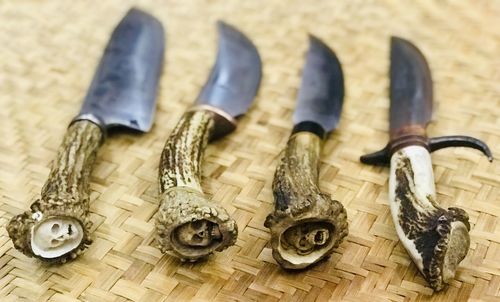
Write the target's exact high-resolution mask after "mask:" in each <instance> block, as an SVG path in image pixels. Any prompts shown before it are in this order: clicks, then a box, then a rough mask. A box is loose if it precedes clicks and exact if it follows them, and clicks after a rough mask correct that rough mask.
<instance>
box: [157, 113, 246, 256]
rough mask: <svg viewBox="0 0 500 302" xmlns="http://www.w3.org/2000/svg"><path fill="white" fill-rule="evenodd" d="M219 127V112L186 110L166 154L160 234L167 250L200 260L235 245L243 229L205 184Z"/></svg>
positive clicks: (162, 176)
mask: <svg viewBox="0 0 500 302" xmlns="http://www.w3.org/2000/svg"><path fill="white" fill-rule="evenodd" d="M213 131H214V117H213V113H211V112H210V111H206V110H196V111H189V112H186V113H185V114H184V116H183V117H182V118H181V120H180V121H179V122H178V124H177V126H176V127H175V129H174V130H173V131H172V134H171V135H170V137H169V138H168V140H167V142H166V144H165V148H164V149H163V153H162V156H161V162H160V208H159V211H158V215H157V222H156V227H157V240H158V242H159V245H160V249H161V250H162V251H163V252H168V253H170V254H173V255H175V256H177V257H179V258H181V259H182V260H189V261H194V260H197V259H199V258H202V257H205V256H207V255H209V254H211V253H212V252H214V251H221V250H223V249H225V248H227V247H228V246H231V245H233V244H234V243H235V242H236V237H237V234H238V230H237V225H236V223H235V222H234V220H233V219H231V217H230V216H229V215H228V213H227V212H226V210H225V209H224V208H223V207H221V206H219V205H217V204H215V203H213V202H212V201H210V200H208V199H207V198H206V197H205V196H204V194H203V192H202V190H201V185H200V178H201V176H200V170H201V160H202V158H203V151H204V149H205V147H206V145H207V142H208V140H209V138H210V136H211V135H212V133H213Z"/></svg>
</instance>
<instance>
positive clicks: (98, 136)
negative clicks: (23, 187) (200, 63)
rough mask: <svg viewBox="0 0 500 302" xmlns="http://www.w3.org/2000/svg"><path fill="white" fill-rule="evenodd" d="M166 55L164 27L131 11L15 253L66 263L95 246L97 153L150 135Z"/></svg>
mask: <svg viewBox="0 0 500 302" xmlns="http://www.w3.org/2000/svg"><path fill="white" fill-rule="evenodd" d="M163 52H164V33H163V27H162V25H161V23H160V22H159V21H158V20H156V19H155V18H154V17H153V16H151V15H149V14H147V13H145V12H143V11H140V10H138V9H131V10H130V11H129V12H128V13H127V14H126V15H125V17H124V18H123V19H122V20H121V22H120V23H119V24H118V25H117V27H116V28H115V30H114V31H113V34H112V35H111V38H110V41H109V43H108V46H107V47H106V49H105V51H104V54H103V57H102V59H101V61H100V63H99V65H98V68H97V72H96V73H95V76H94V78H93V80H92V83H91V85H90V88H89V90H88V93H87V96H86V97H85V100H84V103H83V106H82V109H81V111H80V113H79V114H78V115H77V117H76V118H75V119H74V120H73V122H72V123H71V124H70V126H69V128H68V130H67V132H66V134H65V136H64V139H63V143H62V144H61V146H60V147H59V150H58V152H57V158H56V160H55V161H54V164H53V166H52V168H51V171H50V174H49V177H48V180H47V182H46V183H45V185H44V187H43V188H42V192H41V197H40V198H39V199H37V200H35V202H34V203H33V204H32V205H31V210H30V211H26V212H24V213H23V214H20V215H17V216H15V217H13V218H12V220H11V221H10V222H9V224H8V226H7V231H8V233H9V236H10V238H11V239H12V241H13V243H14V246H15V247H16V248H17V249H18V250H20V251H21V252H23V253H24V254H25V255H27V256H30V257H36V258H39V259H41V260H43V261H46V262H49V263H65V262H66V261H68V260H71V259H74V258H76V257H77V256H78V255H80V254H81V253H82V252H83V251H84V250H85V249H86V248H87V247H88V245H89V244H91V242H92V240H91V238H90V228H91V226H92V222H91V220H90V219H89V196H88V195H89V194H88V191H89V175H90V172H91V170H92V166H93V163H94V160H95V157H96V153H97V150H98V148H99V146H100V145H101V143H102V141H103V139H104V136H105V132H106V130H107V129H109V128H112V127H116V126H123V127H126V128H130V129H134V130H139V131H147V130H149V128H150V127H151V123H152V119H153V113H154V106H155V98H156V97H155V96H156V91H157V86H158V79H159V76H160V71H161V66H162V61H163Z"/></svg>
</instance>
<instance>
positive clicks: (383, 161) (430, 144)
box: [360, 135, 493, 166]
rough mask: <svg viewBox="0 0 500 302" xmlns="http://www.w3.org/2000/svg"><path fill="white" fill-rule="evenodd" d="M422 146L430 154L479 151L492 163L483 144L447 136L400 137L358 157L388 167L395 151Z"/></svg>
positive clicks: (369, 163) (488, 150)
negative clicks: (446, 150)
mask: <svg viewBox="0 0 500 302" xmlns="http://www.w3.org/2000/svg"><path fill="white" fill-rule="evenodd" d="M412 145H417V146H422V147H424V148H426V149H427V150H428V151H429V152H430V153H432V152H434V151H437V150H440V149H444V148H450V147H466V148H472V149H476V150H479V151H481V152H482V153H483V154H484V155H485V156H486V157H488V160H489V161H490V162H491V161H493V155H492V153H491V150H490V148H489V147H488V145H486V143H485V142H483V141H481V140H479V139H477V138H474V137H471V136H465V135H449V136H440V137H433V138H427V137H425V136H417V135H408V136H403V137H400V138H398V139H396V140H394V141H391V142H389V143H388V144H387V145H386V146H385V147H384V148H383V149H381V150H379V151H376V152H373V153H370V154H366V155H363V156H361V157H360V160H361V162H362V163H364V164H368V165H376V166H388V165H389V163H390V162H391V156H392V154H394V152H396V151H397V150H399V149H401V148H403V147H406V146H412Z"/></svg>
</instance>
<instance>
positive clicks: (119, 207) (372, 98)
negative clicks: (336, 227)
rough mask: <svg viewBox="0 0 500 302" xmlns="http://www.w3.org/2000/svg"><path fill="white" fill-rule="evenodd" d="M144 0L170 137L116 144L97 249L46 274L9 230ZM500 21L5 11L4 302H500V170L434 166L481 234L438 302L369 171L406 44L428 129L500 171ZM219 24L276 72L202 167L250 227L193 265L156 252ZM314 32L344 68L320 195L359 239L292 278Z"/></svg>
mask: <svg viewBox="0 0 500 302" xmlns="http://www.w3.org/2000/svg"><path fill="white" fill-rule="evenodd" d="M132 5H138V6H139V7H141V8H143V9H145V10H147V11H149V12H151V13H153V14H154V15H155V16H156V17H158V18H159V19H160V20H161V21H162V22H163V23H164V25H165V26H166V28H167V32H168V43H167V44H168V47H167V52H166V63H165V66H164V67H165V68H164V74H163V77H162V79H161V92H160V95H159V99H158V108H157V113H156V119H155V125H154V128H153V129H152V131H151V132H150V133H148V134H146V135H132V134H126V133H125V134H124V133H122V134H116V135H112V136H111V137H109V138H108V140H107V141H106V142H105V144H104V145H103V146H102V148H101V150H100V152H99V156H98V160H97V163H96V166H95V169H94V171H93V173H92V177H91V189H92V194H91V199H92V202H91V211H92V220H93V222H94V228H93V230H94V233H93V238H94V243H93V245H92V246H91V247H90V249H89V250H88V251H87V253H86V254H85V255H84V256H83V257H81V258H79V259H78V260H76V261H74V262H72V263H68V264H66V265H63V266H47V265H44V264H42V263H40V262H39V261H36V260H33V259H29V258H27V257H25V256H24V255H22V254H20V253H19V252H18V251H17V250H15V249H14V248H13V246H12V243H11V242H10V240H9V238H8V236H7V232H6V230H5V228H4V225H5V224H6V223H7V222H8V220H9V219H10V218H11V217H12V216H13V215H15V214H18V213H20V212H22V211H24V210H26V209H27V208H28V206H29V205H30V203H31V202H32V200H33V199H34V198H35V197H36V196H38V194H39V192H40V189H41V187H42V185H43V183H44V181H45V180H46V177H47V175H48V172H49V164H50V162H51V160H52V159H53V158H54V157H55V152H56V150H57V148H58V146H59V143H60V142H61V139H62V137H63V134H64V131H65V130H66V127H67V125H68V123H69V121H70V120H71V118H72V117H73V116H74V115H75V114H76V113H77V111H78V109H79V106H80V103H81V100H82V98H83V96H84V94H85V91H86V89H87V87H88V84H89V82H90V79H91V77H92V75H93V72H94V68H95V65H96V63H97V61H98V59H99V58H100V56H101V53H102V50H103V47H104V45H105V44H106V43H107V40H108V38H109V34H110V32H111V30H112V29H113V27H114V26H115V25H116V23H117V22H118V21H119V20H120V18H121V17H122V16H123V14H124V13H125V12H126V10H127V9H128V8H129V7H130V6H132ZM499 15H500V2H493V1H453V2H452V1H439V2H431V1H421V2H414V1H397V2H396V1H393V2H383V1H295V0H294V1H277V0H273V1H268V0H253V1H236V0H229V1H201V0H182V1H181V0H178V1H160V0H158V1H130V0H125V1H123V0H113V1H102V0H101V1H97V0H95V1H94V0H92V1H62V0H61V1H35V0H33V1H25V0H20V1H0V24H1V30H0V137H1V142H0V195H1V200H0V226H1V229H0V297H1V298H0V300H1V301H14V300H16V301H17V300H23V299H26V300H38V301H46V300H52V301H76V300H85V301H125V300H133V301H160V300H178V301H183V300H219V301H227V300H239V301H253V300H259V301H264V300H265V301H276V300H283V301H313V300H315V299H317V300H319V301H323V300H328V299H330V300H345V301H386V300H391V301H392V300H393V301H413V300H424V299H432V300H434V301H452V300H455V301H466V300H470V301H500V298H499V296H500V163H499V162H500V161H498V160H497V161H496V162H493V163H489V162H488V161H487V160H486V158H484V157H483V156H481V155H480V154H479V152H477V151H473V150H468V149H467V150H466V149H463V148H458V149H448V150H443V151H439V152H436V153H435V154H433V155H432V159H433V164H434V172H435V177H436V182H437V191H438V197H439V202H440V203H441V204H442V205H443V206H451V205H455V206H460V207H462V208H464V209H465V210H466V211H467V212H468V213H469V215H470V218H471V223H472V231H471V250H470V252H469V254H468V256H467V258H466V259H465V260H464V261H463V262H462V265H461V266H460V269H459V270H458V274H457V277H456V280H455V281H453V282H452V284H451V286H450V287H449V288H448V289H447V290H444V291H443V292H441V293H434V294H433V292H432V290H431V289H430V288H429V287H427V286H426V282H425V281H424V280H423V279H422V277H421V276H420V275H419V273H418V272H417V270H416V267H415V266H414V265H413V263H412V262H411V261H410V259H409V257H408V255H407V254H406V252H405V250H404V249H403V247H402V246H401V244H399V243H398V240H397V237H396V233H395V230H394V227H393V223H392V221H391V217H390V215H389V207H388V205H387V181H388V169H387V168H377V167H370V166H365V165H362V164H360V163H359V162H358V158H359V156H360V155H361V154H363V153H364V152H368V151H373V150H376V149H378V148H380V147H382V146H383V145H385V143H386V141H387V138H388V136H387V129H388V122H387V111H388V110H387V109H388V98H387V88H388V85H389V82H388V77H387V71H388V64H389V62H388V56H389V37H390V36H391V35H399V36H401V37H405V38H407V39H410V40H412V41H413V42H414V43H415V44H416V45H418V47H419V48H420V49H421V50H422V52H423V53H424V54H425V55H426V57H427V59H428V61H429V64H430V66H431V69H432V72H433V77H434V84H435V99H436V102H437V103H438V105H439V106H436V108H435V117H436V119H435V122H434V123H432V125H431V126H430V127H429V134H430V135H433V136H435V135H445V134H467V135H472V136H476V137H479V138H481V139H484V140H485V141H486V142H487V143H488V144H489V145H490V147H491V148H492V150H493V153H494V155H495V157H496V158H497V159H500V84H499V83H500V56H499V54H500V32H499V31H498V29H499V28H500V19H499V18H498V16H499ZM219 18H220V19H224V20H226V21H228V22H229V23H232V24H234V25H236V26H237V27H239V28H240V29H241V30H242V31H244V32H245V33H247V34H248V35H249V36H250V37H251V38H252V39H253V40H254V42H255V44H256V45H257V47H258V48H259V50H260V53H261V56H262V59H263V62H264V76H263V81H262V86H261V89H260V92H259V95H258V97H257V99H256V101H255V104H254V105H253V106H252V108H251V109H250V111H249V113H248V114H247V115H246V116H245V117H243V118H242V119H241V121H240V124H239V127H238V129H237V131H236V132H235V133H232V134H231V135H230V136H228V137H226V138H225V139H223V140H220V141H218V142H216V143H214V144H212V145H210V146H209V147H208V149H207V151H206V155H205V161H204V165H203V171H204V172H203V176H204V178H203V188H204V190H205V191H206V192H207V194H209V195H210V196H212V197H213V199H214V200H215V201H217V202H220V203H221V204H222V205H224V206H225V207H226V208H227V209H228V211H229V212H230V213H231V214H232V215H233V217H234V218H235V219H236V220H237V223H238V227H239V229H240V235H239V238H238V241H237V244H236V245H235V246H233V247H231V248H229V249H228V250H226V251H224V252H223V253H219V254H216V255H215V256H213V257H211V258H210V259H209V261H205V262H201V263H197V264H182V263H180V262H179V261H177V260H176V259H174V258H172V257H170V256H165V255H162V254H161V253H160V251H159V250H158V249H157V248H156V246H155V242H154V235H153V234H154V230H153V226H154V224H153V215H154V214H155V211H156V208H157V197H158V192H157V187H158V185H157V169H158V162H159V156H160V152H161V150H162V147H163V144H164V141H165V139H166V138H167V136H168V134H169V133H170V131H171V130H172V128H173V127H174V125H175V123H176V121H177V120H178V119H179V117H180V116H181V114H182V112H183V111H184V110H185V109H186V108H188V106H189V105H190V104H191V102H192V101H193V100H194V99H195V97H196V95H197V93H198V91H199V89H200V87H201V86H202V85H203V83H204V81H205V79H206V78H207V75H208V72H209V69H210V67H211V65H212V63H213V61H214V56H215V51H216V44H215V41H216V32H215V26H214V23H215V21H216V20H217V19H219ZM308 32H310V33H313V34H315V35H317V36H318V37H320V38H322V39H323V40H324V41H325V42H326V43H327V44H329V45H330V46H331V47H332V48H333V49H334V50H335V51H336V53H337V55H338V56H339V58H340V60H341V61H342V63H343V69H344V72H345V78H346V99H345V106H344V111H343V114H342V118H341V122H340V126H339V129H338V131H336V132H335V133H333V134H332V135H330V137H329V138H328V140H327V141H326V143H325V144H324V149H323V157H322V163H321V172H320V177H321V180H320V186H321V188H322V190H324V191H325V192H327V193H329V194H331V195H332V196H333V197H334V198H336V199H338V200H339V201H341V202H342V203H343V204H344V205H345V207H346V209H347V212H348V217H349V223H350V234H349V236H348V237H347V239H346V240H345V241H344V242H343V243H342V244H341V246H340V248H338V249H337V251H336V252H335V253H334V254H333V255H332V257H331V258H330V259H329V260H328V261H324V262H322V263H320V264H319V265H317V266H315V267H313V268H311V269H309V270H306V271H303V272H298V273H290V272H285V271H283V270H281V269H280V268H279V267H278V266H277V265H276V263H275V261H274V260H273V258H272V257H271V250H270V244H269V242H268V240H269V232H268V231H267V229H266V228H264V226H263V222H264V218H265V216H266V215H267V214H268V212H269V211H270V210H271V209H272V207H273V198H272V192H271V182H272V178H273V173H274V168H275V166H276V163H277V157H278V154H279V152H280V150H281V149H282V148H283V147H284V145H285V143H286V140H287V137H288V135H289V133H290V130H291V127H292V125H291V115H292V111H293V108H294V104H295V97H296V94H297V88H298V86H299V84H300V72H301V68H302V64H303V55H304V52H305V50H306V47H307V33H308Z"/></svg>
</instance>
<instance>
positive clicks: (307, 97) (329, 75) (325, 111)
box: [293, 35, 344, 132]
mask: <svg viewBox="0 0 500 302" xmlns="http://www.w3.org/2000/svg"><path fill="white" fill-rule="evenodd" d="M343 100H344V76H343V74H342V68H341V65H340V62H339V60H338V58H337V56H336V55H335V53H334V52H333V51H332V50H331V49H330V48H328V46H327V45H326V44H325V43H323V42H322V41H321V40H320V39H318V38H316V37H314V36H312V35H310V36H309V50H308V52H307V55H306V63H305V67H304V71H303V72H302V84H301V86H300V90H299V94H298V100H297V106H296V109H295V113H294V115H293V122H294V124H295V125H297V124H299V123H301V122H314V123H317V124H319V125H320V126H321V127H322V128H323V130H324V131H326V132H329V131H331V130H333V129H335V128H336V127H337V124H338V122H339V119H340V113H341V111H342V103H343Z"/></svg>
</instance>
